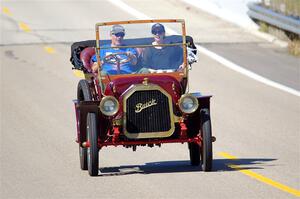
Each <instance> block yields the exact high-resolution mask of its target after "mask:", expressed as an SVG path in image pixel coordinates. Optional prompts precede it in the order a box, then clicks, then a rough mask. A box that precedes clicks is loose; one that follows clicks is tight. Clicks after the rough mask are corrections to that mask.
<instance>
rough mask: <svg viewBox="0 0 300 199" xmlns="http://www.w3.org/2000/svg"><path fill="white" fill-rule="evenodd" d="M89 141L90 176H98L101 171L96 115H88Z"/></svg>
mask: <svg viewBox="0 0 300 199" xmlns="http://www.w3.org/2000/svg"><path fill="white" fill-rule="evenodd" d="M87 141H88V142H89V143H90V146H89V147H88V148H87V164H88V171H89V174H90V176H97V175H98V170H99V148H98V129H97V117H96V114H95V113H88V115H87Z"/></svg>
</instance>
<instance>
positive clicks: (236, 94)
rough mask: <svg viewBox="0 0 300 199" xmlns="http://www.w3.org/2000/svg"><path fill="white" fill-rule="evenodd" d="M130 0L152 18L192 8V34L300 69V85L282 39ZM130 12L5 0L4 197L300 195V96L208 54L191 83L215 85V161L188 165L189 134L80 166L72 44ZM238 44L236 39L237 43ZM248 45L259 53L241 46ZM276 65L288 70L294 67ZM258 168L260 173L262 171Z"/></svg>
mask: <svg viewBox="0 0 300 199" xmlns="http://www.w3.org/2000/svg"><path fill="white" fill-rule="evenodd" d="M124 2H126V3H128V5H129V6H132V7H134V8H135V9H137V10H139V11H141V12H143V13H144V14H146V15H148V16H150V17H155V18H184V19H185V20H186V22H187V30H188V34H190V35H192V36H193V37H194V38H195V40H196V42H197V43H200V44H201V43H202V44H204V45H206V46H207V47H208V48H210V49H211V50H214V49H216V51H219V52H218V53H220V54H222V53H223V56H224V57H227V58H231V60H232V61H235V60H237V62H239V63H237V64H241V65H243V66H248V65H251V66H260V69H261V70H263V71H267V74H268V78H270V79H273V80H274V81H276V80H278V81H279V80H280V79H289V77H291V79H293V80H292V81H291V82H290V83H289V84H287V85H286V86H290V85H291V86H293V87H294V88H295V89H296V88H299V64H298V63H299V59H296V58H294V57H291V56H289V55H287V54H286V53H285V52H284V50H283V49H281V48H279V47H277V46H274V45H273V44H270V43H267V42H266V41H264V40H262V39H259V38H256V37H254V36H252V35H250V34H248V33H247V32H245V31H244V30H241V29H239V28H238V27H236V26H234V25H231V24H228V23H226V22H224V21H221V20H220V19H218V18H216V17H213V16H210V15H208V14H206V13H203V12H201V11H199V10H196V9H193V8H191V7H189V6H186V5H185V4H183V3H181V2H178V1H124ZM130 19H135V17H134V16H132V15H130V14H129V13H127V12H125V11H123V10H121V9H120V8H118V7H116V6H115V5H113V4H112V3H110V2H108V1H83V0H82V1H22V2H19V1H1V18H0V23H1V46H0V56H1V57H0V63H1V137H0V138H1V170H0V172H1V176H0V177H1V178H0V180H1V187H0V197H1V198H294V197H296V196H295V195H297V194H298V195H299V191H300V146H299V141H300V100H299V97H297V96H295V95H292V94H289V93H286V92H284V91H281V90H278V89H276V88H273V87H270V86H267V85H264V84H262V83H259V82H256V81H255V80H252V79H250V78H248V77H246V76H243V75H241V74H239V73H237V72H235V71H232V70H230V69H228V68H226V67H224V66H223V65H222V64H220V63H217V62H216V61H215V60H213V59H211V58H209V57H206V56H205V55H203V54H200V55H199V62H198V63H196V64H194V65H193V69H192V72H191V77H190V79H191V82H190V90H191V91H201V92H203V93H206V94H212V95H213V98H212V101H211V102H212V104H211V111H212V113H211V114H212V122H213V134H214V135H215V136H216V137H217V141H216V142H215V143H214V169H213V171H212V172H209V173H204V172H202V171H199V169H198V168H194V167H191V166H189V157H188V149H187V146H186V145H182V144H166V145H162V147H161V148H137V151H136V152H132V151H131V150H130V149H125V148H123V147H109V148H104V149H103V150H102V151H101V152H100V158H101V159H100V175H99V177H95V178H92V177H89V175H88V173H87V172H83V171H80V168H79V159H78V146H77V144H76V143H75V132H76V130H75V116H74V110H73V104H72V99H74V98H75V97H76V87H77V82H78V80H79V79H78V78H77V77H75V76H74V75H73V73H72V71H71V67H72V66H71V64H70V62H69V56H70V44H71V42H73V41H79V40H86V39H90V38H93V37H94V32H93V27H94V24H95V23H96V22H101V21H113V20H130ZM233 44H234V45H235V46H237V47H236V48H232V47H230V46H232V45H233ZM216 46H218V49H217V47H216ZM239 49H247V51H249V52H250V53H249V54H248V53H245V51H244V52H243V53H240V54H239V56H237V52H238V51H239ZM258 51H259V52H264V53H265V55H266V56H261V55H260V54H259V53H258V55H260V57H259V59H256V56H254V53H253V52H258ZM274 52H277V53H274ZM271 54H272V57H270V56H269V55H271ZM249 60H251V62H250V61H249ZM283 60H285V61H286V62H287V63H289V67H285V66H284V62H285V61H283ZM262 62H263V63H265V64H262ZM269 64H272V66H274V68H280V70H283V71H284V77H282V76H281V74H282V71H280V70H279V71H277V72H276V70H274V68H273V67H271V66H270V65H269ZM290 69H291V70H290ZM295 73H296V75H295ZM278 78H279V79H278ZM280 81H281V80H280ZM289 81H290V80H289ZM280 83H285V81H282V82H280ZM226 154H227V155H226ZM228 154H231V155H232V156H235V157H236V158H237V159H232V158H230V156H228ZM228 164H234V165H236V166H239V167H240V168H239V169H233V168H230V167H229V166H228ZM231 167H232V166H231ZM257 174H259V175H261V176H260V177H261V178H255V175H257ZM256 177H257V176H256ZM264 178H266V179H267V181H266V180H263V179H264ZM258 179H261V181H259V180H258ZM268 180H269V181H268ZM272 180H273V181H272ZM267 182H269V183H267ZM276 183H280V185H278V184H276Z"/></svg>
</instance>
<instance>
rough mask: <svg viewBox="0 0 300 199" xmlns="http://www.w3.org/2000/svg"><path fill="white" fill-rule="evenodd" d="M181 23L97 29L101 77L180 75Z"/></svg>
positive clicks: (181, 53) (182, 62)
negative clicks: (177, 73) (174, 73)
mask: <svg viewBox="0 0 300 199" xmlns="http://www.w3.org/2000/svg"><path fill="white" fill-rule="evenodd" d="M182 38H183V36H182V24H181V23H179V22H176V23H174V22H172V23H162V22H160V23H137V24H115V25H104V26H99V39H100V42H99V47H100V48H98V50H97V54H98V55H99V56H94V57H93V61H94V62H97V59H100V60H99V61H100V64H101V67H100V71H101V74H102V75H106V74H107V75H120V74H124V75H125V74H127V75H128V74H143V73H169V72H180V71H182V70H183V68H184V67H185V66H184V59H183V57H184V56H183V55H184V50H183V46H184V45H183V39H182Z"/></svg>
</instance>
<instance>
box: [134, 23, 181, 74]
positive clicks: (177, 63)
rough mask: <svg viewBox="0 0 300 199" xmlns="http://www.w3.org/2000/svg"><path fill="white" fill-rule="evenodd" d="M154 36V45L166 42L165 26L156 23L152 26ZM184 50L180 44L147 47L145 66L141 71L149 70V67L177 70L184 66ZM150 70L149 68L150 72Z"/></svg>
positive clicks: (144, 55) (144, 56)
mask: <svg viewBox="0 0 300 199" xmlns="http://www.w3.org/2000/svg"><path fill="white" fill-rule="evenodd" d="M151 33H152V34H153V36H154V41H153V42H152V45H160V44H165V37H166V31H165V27H164V26H163V25H162V24H160V23H156V24H154V25H153V26H152V28H151ZM182 63H183V51H182V48H181V47H180V46H153V47H148V48H146V49H145V51H144V54H143V62H142V66H143V68H142V69H141V70H140V71H139V72H140V73H145V72H147V70H148V69H154V70H159V69H162V70H170V69H172V70H174V71H175V70H177V69H178V68H179V67H182V66H181V65H182ZM149 71H150V70H148V72H149Z"/></svg>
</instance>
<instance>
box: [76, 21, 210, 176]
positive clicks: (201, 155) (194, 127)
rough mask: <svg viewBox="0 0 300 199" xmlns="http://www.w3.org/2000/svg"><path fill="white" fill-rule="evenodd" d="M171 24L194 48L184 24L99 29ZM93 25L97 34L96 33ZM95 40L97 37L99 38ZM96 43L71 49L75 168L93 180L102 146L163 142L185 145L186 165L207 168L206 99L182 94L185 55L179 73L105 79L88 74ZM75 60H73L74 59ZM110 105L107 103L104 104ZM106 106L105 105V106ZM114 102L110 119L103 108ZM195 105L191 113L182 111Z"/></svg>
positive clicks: (185, 45)
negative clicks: (76, 77) (75, 80)
mask: <svg viewBox="0 0 300 199" xmlns="http://www.w3.org/2000/svg"><path fill="white" fill-rule="evenodd" d="M155 22H159V23H162V22H168V23H169V22H174V23H176V22H177V23H180V24H182V28H183V30H184V31H183V33H184V34H183V37H182V38H183V39H186V38H189V39H190V40H189V42H185V41H184V40H182V45H183V48H187V47H194V49H196V48H195V46H194V44H193V41H192V39H191V37H188V36H186V35H185V24H184V21H183V20H142V21H141V20H137V21H123V22H108V23H101V24H98V26H101V25H113V24H129V23H130V24H133V23H137V24H138V23H155ZM98 26H97V24H96V33H97V27H98ZM98 37H99V36H98ZM98 37H96V41H83V42H77V43H75V44H73V46H72V57H71V61H72V63H73V65H74V66H75V69H77V70H81V71H83V75H84V77H85V79H82V80H80V82H79V84H78V90H77V99H76V100H74V105H75V113H76V124H77V125H76V126H77V138H76V142H77V143H78V144H79V154H80V165H81V169H82V170H89V174H90V175H91V176H95V175H98V169H99V161H98V158H99V157H98V155H99V154H98V151H99V150H100V149H101V148H103V147H106V146H118V145H122V146H125V147H132V148H133V150H136V147H137V146H149V147H153V146H155V145H158V146H160V145H161V144H163V143H188V146H189V154H190V160H191V164H192V165H194V166H198V165H201V166H202V169H203V170H204V171H210V170H211V169H212V142H213V141H214V137H213V136H212V134H211V122H210V113H209V110H210V98H211V96H203V95H201V93H187V84H188V68H187V64H188V63H187V62H188V61H187V60H186V57H187V52H186V49H185V50H184V57H185V59H184V65H185V68H184V69H183V70H182V71H179V72H178V71H173V72H163V73H147V74H138V73H136V74H129V75H121V74H120V75H112V76H105V75H101V74H99V73H100V72H98V73H94V72H92V71H91V67H90V66H88V64H89V59H90V58H91V55H93V54H94V53H95V49H94V48H91V47H96V52H97V50H99V49H98V48H99V47H100V46H99V44H98V43H97V39H99V38H98ZM76 59H77V60H76ZM109 100H111V101H109ZM104 101H105V102H104ZM106 102H107V103H108V104H111V103H115V104H113V105H111V108H116V110H115V112H114V113H113V114H112V115H109V114H110V113H109V114H108V113H106V112H105V110H104V109H105V107H104V106H105V105H103V104H104V103H106ZM187 105H191V106H192V105H194V106H195V107H192V109H191V110H185V109H184V106H187Z"/></svg>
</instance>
